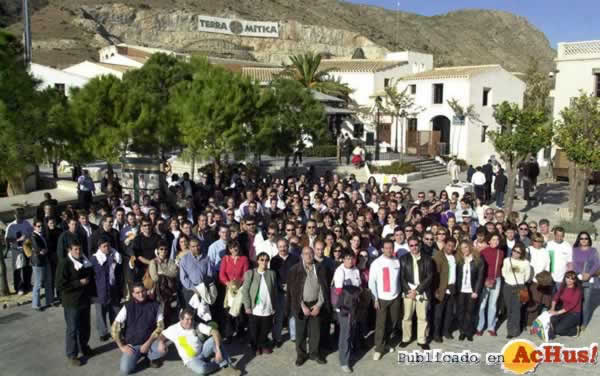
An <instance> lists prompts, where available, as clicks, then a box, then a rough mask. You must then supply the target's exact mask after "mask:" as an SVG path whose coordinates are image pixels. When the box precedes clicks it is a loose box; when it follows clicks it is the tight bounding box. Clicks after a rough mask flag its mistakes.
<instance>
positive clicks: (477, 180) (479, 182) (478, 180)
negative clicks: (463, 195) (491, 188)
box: [471, 167, 486, 202]
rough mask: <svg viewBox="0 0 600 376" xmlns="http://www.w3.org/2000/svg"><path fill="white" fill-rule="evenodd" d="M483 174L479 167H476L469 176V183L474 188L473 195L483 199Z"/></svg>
mask: <svg viewBox="0 0 600 376" xmlns="http://www.w3.org/2000/svg"><path fill="white" fill-rule="evenodd" d="M485 182H486V180H485V174H484V173H483V172H482V171H481V167H477V171H475V173H474V174H473V177H472V178H471V183H473V186H474V188H475V197H477V198H479V199H481V200H482V202H484V201H485Z"/></svg>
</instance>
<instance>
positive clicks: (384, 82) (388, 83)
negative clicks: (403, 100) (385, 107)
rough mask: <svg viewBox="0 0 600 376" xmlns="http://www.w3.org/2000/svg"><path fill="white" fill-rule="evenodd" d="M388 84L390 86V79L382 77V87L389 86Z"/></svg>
mask: <svg viewBox="0 0 600 376" xmlns="http://www.w3.org/2000/svg"><path fill="white" fill-rule="evenodd" d="M389 86H390V79H389V78H384V79H383V87H389Z"/></svg>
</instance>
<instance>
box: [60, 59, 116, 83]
mask: <svg viewBox="0 0 600 376" xmlns="http://www.w3.org/2000/svg"><path fill="white" fill-rule="evenodd" d="M63 70H64V71H65V72H68V73H74V74H76V75H79V76H83V77H87V78H90V79H91V78H94V77H97V76H102V75H105V74H112V75H113V76H115V77H117V78H122V77H123V72H119V71H116V70H112V69H109V68H107V67H104V66H102V65H99V64H96V63H93V62H91V61H84V62H81V63H79V64H75V65H72V66H70V67H68V68H66V69H63Z"/></svg>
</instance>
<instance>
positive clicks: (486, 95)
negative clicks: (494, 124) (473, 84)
mask: <svg viewBox="0 0 600 376" xmlns="http://www.w3.org/2000/svg"><path fill="white" fill-rule="evenodd" d="M491 92H492V89H490V88H489V87H484V88H483V101H482V105H483V106H484V107H485V106H489V102H490V94H491Z"/></svg>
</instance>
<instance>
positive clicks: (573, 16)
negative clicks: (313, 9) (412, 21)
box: [346, 0, 600, 48]
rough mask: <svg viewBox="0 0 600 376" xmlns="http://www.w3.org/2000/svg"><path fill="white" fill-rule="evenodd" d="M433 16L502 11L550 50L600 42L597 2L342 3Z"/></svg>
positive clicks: (373, 0) (386, 0)
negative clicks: (531, 29)
mask: <svg viewBox="0 0 600 376" xmlns="http://www.w3.org/2000/svg"><path fill="white" fill-rule="evenodd" d="M346 1H348V2H351V3H357V4H369V5H375V6H379V7H384V8H388V9H394V10H395V9H397V4H398V3H399V4H400V6H399V9H400V10H401V11H404V12H411V13H417V14H421V15H424V16H433V15H440V14H444V13H448V12H451V11H454V10H458V9H465V8H471V9H472V8H479V9H494V10H503V11H506V12H510V13H514V14H517V15H519V16H523V17H525V18H527V20H528V21H529V22H530V23H531V24H533V25H534V26H536V27H537V28H538V29H540V30H541V31H542V32H544V34H546V37H547V38H548V40H549V41H550V44H551V45H552V47H553V48H556V44H557V43H558V42H573V41H581V40H600V22H599V19H598V16H599V15H600V0H346Z"/></svg>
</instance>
